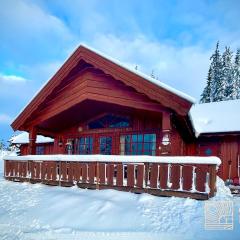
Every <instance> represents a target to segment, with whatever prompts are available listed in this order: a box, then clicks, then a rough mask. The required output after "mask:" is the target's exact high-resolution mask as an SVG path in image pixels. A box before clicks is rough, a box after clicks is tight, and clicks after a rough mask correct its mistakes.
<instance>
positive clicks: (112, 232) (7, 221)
mask: <svg viewBox="0 0 240 240" xmlns="http://www.w3.org/2000/svg"><path fill="white" fill-rule="evenodd" d="M2 172H3V167H2V161H0V239H119V240H121V239H139V240H141V239H164V240H165V239H166V240H168V239H196V240H197V239H216V240H217V239H240V237H239V236H240V224H239V222H238V210H239V207H240V199H239V198H233V197H232V196H231V194H230V193H229V191H228V189H226V188H225V187H224V186H223V182H222V181H219V182H218V185H219V186H218V195H217V196H216V197H215V198H213V199H211V200H209V201H216V200H230V201H233V202H234V208H235V209H234V210H235V219H234V230H229V231H227V230H225V231H224V230H223V231H207V230H204V203H205V202H204V201H197V200H192V199H182V198H174V197H172V198H168V197H154V196H151V195H148V194H133V193H127V192H118V191H115V190H101V191H98V190H85V189H79V188H76V187H72V188H64V187H50V186H45V185H42V184H29V183H16V182H9V181H5V180H4V179H3V177H2V175H3V173H2Z"/></svg>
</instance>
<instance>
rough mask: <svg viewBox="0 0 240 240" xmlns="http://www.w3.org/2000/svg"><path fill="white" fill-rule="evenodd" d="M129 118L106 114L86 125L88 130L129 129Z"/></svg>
mask: <svg viewBox="0 0 240 240" xmlns="http://www.w3.org/2000/svg"><path fill="white" fill-rule="evenodd" d="M129 126H130V123H129V118H128V117H124V116H115V115H113V114H107V115H105V116H103V117H101V118H98V119H97V120H94V121H92V122H90V123H89V124H88V128H89V129H97V128H124V127H129Z"/></svg>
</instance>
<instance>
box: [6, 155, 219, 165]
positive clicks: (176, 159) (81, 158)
mask: <svg viewBox="0 0 240 240" xmlns="http://www.w3.org/2000/svg"><path fill="white" fill-rule="evenodd" d="M3 160H16V161H26V160H38V161H77V162H86V161H98V162H125V163H130V162H133V163H141V162H151V163H175V164H177V163H179V164H191V163H192V164H215V165H220V164H221V160H220V159H219V158H218V157H196V156H146V155H131V156H128V155H100V154H99V155H98V154H92V155H64V154H57V155H24V156H5V157H4V158H3Z"/></svg>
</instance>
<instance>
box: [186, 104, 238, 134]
mask: <svg viewBox="0 0 240 240" xmlns="http://www.w3.org/2000/svg"><path fill="white" fill-rule="evenodd" d="M239 109H240V99H238V100H229V101H221V102H211V103H203V104H196V105H193V106H192V108H191V110H190V112H189V115H190V118H191V121H192V123H193V127H194V129H195V135H196V137H198V136H199V135H201V134H208V133H227V132H228V133H229V132H240V111H239Z"/></svg>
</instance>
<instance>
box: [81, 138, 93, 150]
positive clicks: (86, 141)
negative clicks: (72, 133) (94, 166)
mask: <svg viewBox="0 0 240 240" xmlns="http://www.w3.org/2000/svg"><path fill="white" fill-rule="evenodd" d="M78 153H79V154H92V153H93V138H92V137H80V138H79V142H78Z"/></svg>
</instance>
